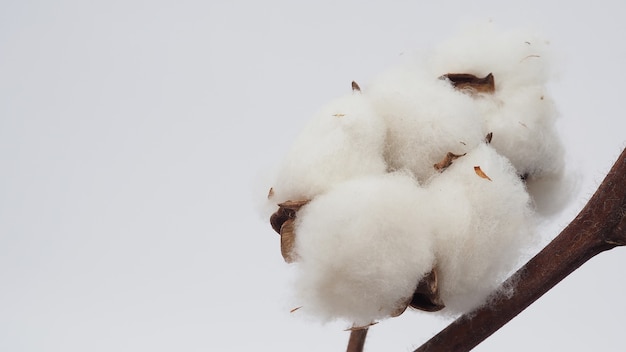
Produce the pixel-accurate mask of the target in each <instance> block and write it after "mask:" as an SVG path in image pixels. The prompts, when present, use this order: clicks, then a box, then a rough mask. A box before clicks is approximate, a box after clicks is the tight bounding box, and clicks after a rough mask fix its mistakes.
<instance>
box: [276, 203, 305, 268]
mask: <svg viewBox="0 0 626 352" xmlns="http://www.w3.org/2000/svg"><path fill="white" fill-rule="evenodd" d="M308 202H309V200H295V201H294V200H288V201H286V202H283V203H280V204H278V210H277V211H276V212H274V214H272V216H270V224H271V225H272V228H273V229H274V231H276V232H277V233H278V234H280V253H281V254H282V256H283V258H284V259H285V261H286V262H287V263H291V262H293V261H295V259H296V257H297V256H296V254H295V253H294V251H293V247H294V245H295V242H296V234H295V231H294V229H295V220H296V212H297V211H298V210H299V209H300V208H302V207H303V206H304V205H305V204H307V203H308Z"/></svg>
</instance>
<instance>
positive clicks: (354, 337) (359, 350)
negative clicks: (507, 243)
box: [346, 328, 368, 352]
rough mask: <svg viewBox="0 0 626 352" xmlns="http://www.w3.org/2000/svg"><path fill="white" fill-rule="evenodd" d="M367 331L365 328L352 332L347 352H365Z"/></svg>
mask: <svg viewBox="0 0 626 352" xmlns="http://www.w3.org/2000/svg"><path fill="white" fill-rule="evenodd" d="M367 330H368V329H367V328H365V329H358V330H352V331H350V340H349V341H348V349H347V350H346V352H363V346H365V337H366V336H367Z"/></svg>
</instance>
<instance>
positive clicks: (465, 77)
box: [441, 73, 496, 94]
mask: <svg viewBox="0 0 626 352" xmlns="http://www.w3.org/2000/svg"><path fill="white" fill-rule="evenodd" d="M441 77H442V78H447V79H448V80H449V81H450V83H452V86H454V88H456V89H457V90H460V91H463V92H468V93H470V94H477V93H493V92H495V91H496V83H495V79H494V77H493V74H491V73H490V74H488V75H487V76H485V77H483V78H480V77H477V76H474V75H472V74H469V73H447V74H445V75H443V76H441Z"/></svg>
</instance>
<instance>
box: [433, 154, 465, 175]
mask: <svg viewBox="0 0 626 352" xmlns="http://www.w3.org/2000/svg"><path fill="white" fill-rule="evenodd" d="M463 155H465V153H463V154H454V153H451V152H448V154H446V156H445V157H444V158H443V160H441V161H440V162H438V163H436V164H435V165H433V167H434V168H435V170H437V171H443V170H445V169H447V168H448V166H450V165H452V162H453V161H454V160H456V159H458V158H460V157H462V156H463Z"/></svg>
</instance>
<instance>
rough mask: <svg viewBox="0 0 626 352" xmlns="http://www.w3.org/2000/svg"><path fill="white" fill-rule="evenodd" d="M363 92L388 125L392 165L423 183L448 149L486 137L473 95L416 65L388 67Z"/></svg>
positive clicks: (456, 151)
mask: <svg viewBox="0 0 626 352" xmlns="http://www.w3.org/2000/svg"><path fill="white" fill-rule="evenodd" d="M364 94H367V96H368V97H370V99H371V101H372V104H373V106H374V108H375V110H376V112H377V113H378V114H380V115H381V116H382V117H383V118H384V120H385V122H386V124H387V129H388V133H387V143H386V148H385V159H386V161H387V163H388V165H389V167H390V168H391V169H392V170H400V169H407V170H410V171H411V172H412V173H413V174H414V175H415V176H416V177H417V179H418V180H419V181H420V182H425V181H426V180H427V179H428V178H429V177H431V176H432V175H434V174H435V172H436V170H435V169H434V168H433V165H434V164H435V163H438V162H440V161H441V159H442V158H443V157H444V156H445V155H446V154H447V153H448V152H452V153H454V154H463V153H465V152H467V151H468V150H471V149H472V148H474V147H475V146H476V145H478V144H479V143H480V142H481V141H482V140H483V138H484V133H483V130H482V127H481V126H482V122H481V120H480V117H479V114H478V110H477V108H476V106H475V104H474V102H473V100H472V98H471V97H469V96H468V95H466V94H463V93H461V92H459V91H456V90H455V89H454V88H453V87H452V86H451V85H450V84H449V83H448V82H447V81H445V80H443V79H439V76H437V75H428V74H426V73H425V72H424V71H423V70H421V69H420V68H419V67H418V66H416V65H403V66H399V67H396V68H394V69H392V70H390V71H388V72H386V73H385V74H383V75H382V76H380V77H379V78H378V79H377V80H375V81H374V82H373V83H372V84H371V85H370V86H369V87H368V89H366V90H364Z"/></svg>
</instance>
